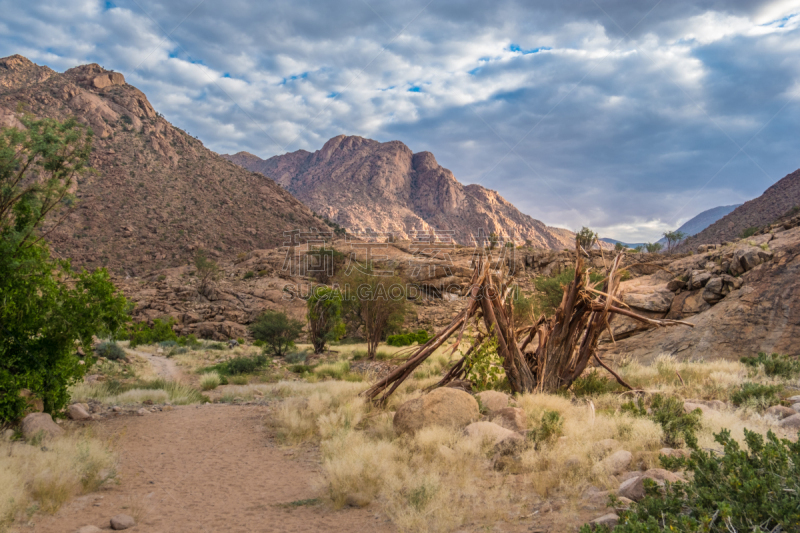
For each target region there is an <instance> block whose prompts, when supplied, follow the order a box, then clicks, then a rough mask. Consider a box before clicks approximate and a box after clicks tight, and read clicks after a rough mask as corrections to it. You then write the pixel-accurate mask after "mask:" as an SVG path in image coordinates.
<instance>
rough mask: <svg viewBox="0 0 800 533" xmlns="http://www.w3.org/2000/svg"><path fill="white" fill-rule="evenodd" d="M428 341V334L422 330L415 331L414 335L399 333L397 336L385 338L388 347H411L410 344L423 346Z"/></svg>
mask: <svg viewBox="0 0 800 533" xmlns="http://www.w3.org/2000/svg"><path fill="white" fill-rule="evenodd" d="M428 340H430V336H429V335H428V332H427V331H425V330H424V329H420V330H417V332H416V333H411V332H408V333H399V334H397V335H389V336H388V337H386V344H388V345H389V346H411V345H412V344H414V343H415V342H416V343H419V344H420V345H423V344H425V343H426V342H428Z"/></svg>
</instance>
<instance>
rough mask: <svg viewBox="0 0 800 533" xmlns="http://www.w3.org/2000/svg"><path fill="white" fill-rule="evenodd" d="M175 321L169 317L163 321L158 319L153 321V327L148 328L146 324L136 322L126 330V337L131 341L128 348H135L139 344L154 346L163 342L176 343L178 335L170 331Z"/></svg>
mask: <svg viewBox="0 0 800 533" xmlns="http://www.w3.org/2000/svg"><path fill="white" fill-rule="evenodd" d="M174 325H175V319H174V318H172V317H170V318H169V320H167V321H164V320H161V319H160V318H156V319H155V320H153V325H152V326H148V325H147V323H146V322H137V323H135V324H132V325H131V326H130V328H129V329H128V336H129V338H130V340H131V343H130V347H131V348H136V347H137V346H139V345H141V344H155V343H158V342H163V341H176V342H177V340H178V335H177V334H176V333H175V332H174V331H173V330H172V326H174Z"/></svg>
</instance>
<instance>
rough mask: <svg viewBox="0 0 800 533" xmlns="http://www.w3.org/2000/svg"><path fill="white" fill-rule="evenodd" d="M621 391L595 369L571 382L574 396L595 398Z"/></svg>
mask: <svg viewBox="0 0 800 533" xmlns="http://www.w3.org/2000/svg"><path fill="white" fill-rule="evenodd" d="M620 389H621V387H620V385H619V384H618V383H617V382H616V381H612V380H610V379H608V378H605V377H602V376H601V375H600V373H599V372H598V371H597V369H594V370H592V371H591V372H588V373H586V374H583V375H582V376H580V377H579V378H578V379H576V380H575V381H573V382H572V392H573V393H575V396H578V397H582V396H597V395H599V394H606V393H609V392H618V391H619V390H620Z"/></svg>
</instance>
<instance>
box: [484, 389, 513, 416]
mask: <svg viewBox="0 0 800 533" xmlns="http://www.w3.org/2000/svg"><path fill="white" fill-rule="evenodd" d="M475 397H476V398H477V399H478V401H480V402H481V407H484V408H486V409H488V410H489V411H497V410H498V409H503V408H504V407H508V403H509V402H510V401H511V396H509V395H508V394H506V393H504V392H498V391H496V390H485V391H483V392H479V393H478V394H476V395H475Z"/></svg>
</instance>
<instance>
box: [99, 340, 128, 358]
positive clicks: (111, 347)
mask: <svg viewBox="0 0 800 533" xmlns="http://www.w3.org/2000/svg"><path fill="white" fill-rule="evenodd" d="M94 353H95V355H96V356H97V357H105V358H106V359H108V360H110V361H127V360H128V357H127V356H126V355H125V350H123V349H122V346H120V345H119V344H117V343H116V342H114V341H106V342H101V343H100V344H98V345H97V347H96V348H95V349H94Z"/></svg>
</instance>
